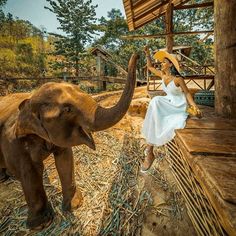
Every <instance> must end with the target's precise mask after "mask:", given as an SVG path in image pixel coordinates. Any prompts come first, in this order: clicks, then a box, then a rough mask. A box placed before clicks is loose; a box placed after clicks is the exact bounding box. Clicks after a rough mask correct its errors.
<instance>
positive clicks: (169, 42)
mask: <svg viewBox="0 0 236 236" xmlns="http://www.w3.org/2000/svg"><path fill="white" fill-rule="evenodd" d="M165 22H166V48H167V52H169V53H172V50H173V45H174V37H173V4H172V3H169V4H168V6H167V11H166V14H165Z"/></svg>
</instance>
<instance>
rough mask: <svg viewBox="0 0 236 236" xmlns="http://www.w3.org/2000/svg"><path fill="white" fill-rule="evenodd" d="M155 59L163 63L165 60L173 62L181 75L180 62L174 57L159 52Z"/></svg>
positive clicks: (154, 56)
mask: <svg viewBox="0 0 236 236" xmlns="http://www.w3.org/2000/svg"><path fill="white" fill-rule="evenodd" d="M153 58H154V59H156V60H158V61H160V62H163V61H164V59H165V58H167V59H168V60H170V61H171V63H172V64H173V65H174V67H175V69H176V70H177V71H178V72H179V73H180V67H179V62H178V61H177V59H176V58H175V56H174V55H172V54H170V53H168V52H166V51H158V52H156V53H155V54H154V55H153Z"/></svg>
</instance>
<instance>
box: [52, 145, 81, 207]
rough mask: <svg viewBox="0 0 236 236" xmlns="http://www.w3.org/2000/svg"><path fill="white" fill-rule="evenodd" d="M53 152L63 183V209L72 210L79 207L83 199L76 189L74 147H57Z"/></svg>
mask: <svg viewBox="0 0 236 236" xmlns="http://www.w3.org/2000/svg"><path fill="white" fill-rule="evenodd" d="M53 154H54V157H55V163H56V168H57V171H58V174H59V177H60V180H61V185H62V194H63V203H62V209H63V210H64V211H70V210H71V209H74V208H77V207H79V206H80V205H81V204H82V200H83V198H82V194H81V192H80V191H79V190H78V189H76V184H75V178H74V159H73V153H72V149H71V148H59V147H57V148H56V150H55V151H54V152H53Z"/></svg>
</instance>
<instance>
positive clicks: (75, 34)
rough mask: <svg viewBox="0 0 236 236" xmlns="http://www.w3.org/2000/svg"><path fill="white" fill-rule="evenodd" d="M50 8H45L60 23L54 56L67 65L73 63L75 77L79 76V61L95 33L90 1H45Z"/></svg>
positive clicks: (93, 14)
mask: <svg viewBox="0 0 236 236" xmlns="http://www.w3.org/2000/svg"><path fill="white" fill-rule="evenodd" d="M47 2H49V4H50V5H51V7H45V8H46V9H48V10H50V11H51V12H53V13H54V14H56V16H57V19H58V20H59V22H60V27H59V29H61V30H62V31H64V32H65V34H66V36H61V37H60V38H59V40H58V41H56V42H55V54H56V55H63V56H64V57H65V58H66V60H67V64H68V63H71V62H72V63H74V66H75V69H76V75H77V76H78V74H79V60H80V59H81V56H82V55H81V53H83V51H84V48H85V45H86V43H89V42H91V40H92V37H93V35H94V33H95V27H94V24H95V21H96V18H95V16H96V13H95V8H96V7H97V5H96V6H94V5H92V0H88V1H84V0H58V1H53V0H47Z"/></svg>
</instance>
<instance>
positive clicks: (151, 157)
mask: <svg viewBox="0 0 236 236" xmlns="http://www.w3.org/2000/svg"><path fill="white" fill-rule="evenodd" d="M146 150H147V152H146V156H145V159H144V162H143V164H142V167H141V170H142V171H146V170H148V169H149V168H150V167H151V165H152V163H153V161H154V160H155V156H154V153H153V146H152V145H149V144H148V145H147V149H146Z"/></svg>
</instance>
